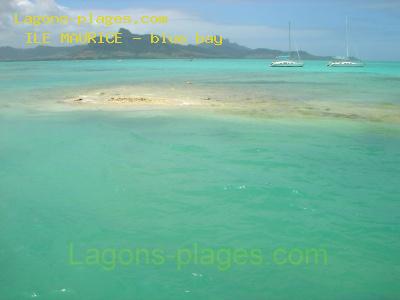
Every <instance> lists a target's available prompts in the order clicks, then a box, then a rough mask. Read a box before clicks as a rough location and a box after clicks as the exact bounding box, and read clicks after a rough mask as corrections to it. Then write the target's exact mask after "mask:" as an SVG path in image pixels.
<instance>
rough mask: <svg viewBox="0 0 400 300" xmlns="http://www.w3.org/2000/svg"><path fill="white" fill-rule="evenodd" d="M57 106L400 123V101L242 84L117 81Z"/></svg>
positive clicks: (72, 97) (68, 108) (60, 107)
mask: <svg viewBox="0 0 400 300" xmlns="http://www.w3.org/2000/svg"><path fill="white" fill-rule="evenodd" d="M53 109H57V110H60V109H61V110H122V111H126V110H137V109H180V110H182V109H190V110H197V111H199V110H205V111H212V112H218V113H226V114H235V115H243V116H248V117H255V118H335V119H337V118H339V119H351V120H366V121H373V122H389V123H400V105H398V104H392V103H371V102H363V103H360V102H354V101H343V100H342V101H340V100H338V101H318V100H315V99H312V100H307V101H305V100H282V99H273V98H272V97H269V98H266V97H263V96H262V95H257V94H252V93H251V91H244V90H242V91H241V90H240V89H235V90H229V89H227V88H226V87H225V88H215V89H213V90H209V89H203V88H202V87H201V86H195V85H193V84H192V83H191V82H186V83H185V85H184V88H176V87H170V88H167V89H166V88H165V87H157V88H154V87H150V86H118V87H110V88H102V89H92V90H86V91H83V92H82V93H77V94H76V95H74V96H71V97H66V98H64V99H62V100H58V101H57V103H56V107H54V106H53Z"/></svg>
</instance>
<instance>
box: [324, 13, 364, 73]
mask: <svg viewBox="0 0 400 300" xmlns="http://www.w3.org/2000/svg"><path fill="white" fill-rule="evenodd" d="M328 67H364V63H363V62H362V61H359V60H352V59H351V57H350V51H349V20H348V18H347V17H346V57H336V58H335V59H334V60H332V61H330V62H329V63H328Z"/></svg>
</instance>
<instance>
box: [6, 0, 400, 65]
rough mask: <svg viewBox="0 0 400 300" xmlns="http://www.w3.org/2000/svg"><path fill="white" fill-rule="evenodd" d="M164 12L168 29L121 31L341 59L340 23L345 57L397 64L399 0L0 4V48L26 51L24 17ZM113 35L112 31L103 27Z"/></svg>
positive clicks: (15, 0) (10, 0) (46, 0)
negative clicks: (207, 38)
mask: <svg viewBox="0 0 400 300" xmlns="http://www.w3.org/2000/svg"><path fill="white" fill-rule="evenodd" d="M89 12H93V13H94V14H95V15H130V16H132V17H134V18H135V17H138V16H141V15H166V16H168V17H169V23H168V24H167V25H129V26H124V27H126V28H127V29H129V30H131V31H132V32H134V33H140V34H143V33H156V34H160V33H162V32H165V33H166V34H168V35H173V34H175V35H186V36H188V38H189V41H192V38H191V37H194V35H195V33H196V32H199V33H200V34H204V35H208V34H218V35H222V36H223V37H224V38H227V39H229V40H230V41H232V42H236V43H239V44H241V45H245V46H247V47H250V48H270V49H280V50H286V49H287V48H288V41H287V40H288V38H287V35H288V29H287V27H288V22H289V21H290V22H291V23H292V27H293V31H292V34H293V42H294V45H295V47H297V48H299V49H301V50H305V51H308V52H310V53H313V54H316V55H332V56H336V55H339V56H340V55H345V20H346V16H347V17H348V18H349V21H350V34H349V39H350V51H351V54H352V55H354V56H357V57H359V58H361V59H364V60H399V61H400V0H329V1H328V0H319V1H316V0H303V1H302V0H279V1H276V0H170V1H168V0H146V1H137V0H84V1H82V0H0V46H6V45H7V46H14V47H26V45H24V43H25V35H24V33H25V32H26V31H29V30H30V29H32V28H29V26H22V25H15V24H13V23H12V14H13V13H18V14H20V15H21V16H23V15H57V14H59V15H66V14H67V15H71V16H76V15H79V14H82V15H85V14H88V13H89ZM41 30H42V31H52V32H56V33H57V32H61V31H77V32H78V31H79V32H82V31H83V32H84V31H104V28H99V26H98V25H97V26H89V25H88V26H81V27H77V25H75V24H74V25H68V26H64V27H62V26H55V25H52V26H51V27H47V28H46V26H40V27H37V28H36V31H41ZM107 30H110V31H113V30H118V28H114V27H109V28H108V29H107Z"/></svg>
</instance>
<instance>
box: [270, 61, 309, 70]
mask: <svg viewBox="0 0 400 300" xmlns="http://www.w3.org/2000/svg"><path fill="white" fill-rule="evenodd" d="M270 66H271V67H286V68H288V67H292V68H293V67H294V68H296V67H297V68H299V67H303V66H304V63H303V62H298V61H274V62H272V63H271V65H270Z"/></svg>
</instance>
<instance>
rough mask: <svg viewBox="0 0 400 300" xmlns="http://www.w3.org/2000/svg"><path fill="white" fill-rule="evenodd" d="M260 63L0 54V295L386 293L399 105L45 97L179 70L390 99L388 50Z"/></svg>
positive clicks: (394, 257) (398, 173)
mask: <svg viewBox="0 0 400 300" xmlns="http://www.w3.org/2000/svg"><path fill="white" fill-rule="evenodd" d="M268 63H269V62H268V61H264V60H193V61H189V60H123V61H117V60H107V61H65V62H64V61H54V62H7V63H0V266H1V272H0V299H7V300H8V299H31V298H38V299H174V300H175V299H177V300H178V299H218V300H219V299H230V300H231V299H246V300H247V299H307V300H309V299H352V300H353V299H363V300H366V299H399V298H400V285H399V284H398V283H399V281H400V254H399V248H400V217H399V216H400V198H399V195H400V185H399V182H400V126H399V125H400V124H399V123H398V122H393V121H387V122H386V121H385V120H381V121H379V122H373V121H370V120H364V119H362V118H361V119H348V118H341V117H340V116H336V117H335V116H320V117H318V116H317V117H313V118H308V117H301V116H298V117H296V118H292V117H290V116H285V110H284V109H283V113H282V114H281V115H280V116H279V117H276V116H275V117H273V118H267V117H264V118H260V117H254V118H253V117H252V116H251V114H250V115H249V114H246V115H240V113H239V114H229V113H218V112H207V111H196V109H193V110H190V109H185V110H181V109H161V108H157V109H147V108H142V109H135V110H127V111H107V110H84V109H82V110H68V109H65V110H64V109H57V110H54V109H53V108H54V105H55V106H57V103H58V102H57V101H58V100H60V99H62V98H63V97H66V96H72V95H76V94H79V93H81V92H85V91H88V90H91V89H97V88H112V87H113V86H118V85H124V86H133V87H135V86H140V87H143V86H146V87H147V88H153V89H154V90H156V91H157V93H162V91H163V90H165V91H169V93H170V91H171V87H172V88H174V89H175V90H176V93H179V92H180V91H181V90H186V91H187V90H188V89H190V88H192V87H188V84H185V82H187V81H190V82H193V84H192V85H191V86H194V87H195V88H196V91H197V92H198V91H199V90H201V91H204V94H212V95H213V96H214V95H215V91H217V93H216V95H217V97H224V99H221V100H232V101H239V102H240V101H246V99H244V98H245V97H244V95H246V97H252V98H255V99H259V100H260V101H264V100H265V101H267V100H268V99H274V101H278V103H279V101H282V107H284V106H285V105H286V104H285V103H287V101H290V102H291V103H299V104H301V103H303V102H304V101H306V102H307V104H308V105H312V103H313V101H315V102H318V103H320V102H323V103H327V104H329V103H332V104H334V103H341V105H342V104H348V103H356V104H357V105H361V106H366V107H372V109H373V108H374V107H390V109H391V111H392V112H394V113H396V111H399V113H400V109H399V107H400V63H396V62H390V63H389V62H370V63H367V64H366V67H364V68H354V69H341V68H338V69H329V68H326V66H325V65H326V62H319V61H315V62H307V64H306V66H305V67H304V68H303V69H289V70H288V69H271V68H268V67H267V66H268ZM48 104H49V105H50V104H51V107H52V109H46V107H47V105H48ZM49 107H50V106H49ZM255 114H256V112H255ZM391 120H392V119H391Z"/></svg>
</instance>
